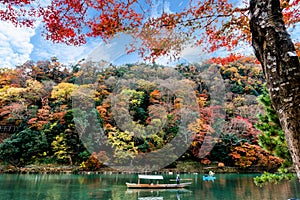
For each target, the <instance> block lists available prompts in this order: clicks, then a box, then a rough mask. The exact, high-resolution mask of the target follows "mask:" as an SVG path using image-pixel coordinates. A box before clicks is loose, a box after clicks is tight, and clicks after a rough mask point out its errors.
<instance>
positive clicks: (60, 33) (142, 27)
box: [0, 0, 300, 178]
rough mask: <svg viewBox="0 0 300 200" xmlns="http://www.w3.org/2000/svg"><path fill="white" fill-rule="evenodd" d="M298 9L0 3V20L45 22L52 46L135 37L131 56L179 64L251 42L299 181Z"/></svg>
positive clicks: (272, 1) (223, 2)
mask: <svg viewBox="0 0 300 200" xmlns="http://www.w3.org/2000/svg"><path fill="white" fill-rule="evenodd" d="M299 6H300V0H293V1H289V0H249V1H242V0H239V1H234V0H232V1H230V0H201V1H200V0H197V1H192V0H191V1H186V2H183V3H182V7H183V9H180V10H178V11H177V12H176V13H171V12H164V9H163V12H162V13H161V14H160V15H157V16H155V17H152V16H151V15H150V14H149V13H151V12H150V11H151V9H152V7H153V5H152V1H151V0H128V1H122V0H106V1H103V0H52V1H51V2H50V4H45V3H44V4H43V3H42V2H40V1H38V0H14V1H8V0H2V1H1V8H0V19H1V20H4V21H10V22H12V23H13V24H15V25H16V26H19V25H25V26H29V27H30V26H34V24H35V23H34V22H35V21H36V20H39V18H40V19H42V22H43V26H44V35H45V37H46V38H47V39H49V40H52V41H53V42H65V43H67V44H73V45H80V44H82V43H85V42H86V39H87V38H88V37H98V36H99V37H101V38H103V39H104V40H107V39H109V38H111V37H113V36H114V35H116V34H117V33H119V32H126V33H130V34H132V35H133V36H134V37H133V38H137V39H139V40H140V43H141V44H142V45H141V46H131V47H132V48H131V49H130V50H131V51H134V50H137V51H138V52H139V53H140V54H141V55H143V56H146V57H148V58H151V59H155V58H157V57H158V56H160V55H169V56H171V57H173V56H175V57H176V56H177V55H179V53H180V51H181V50H182V49H183V47H184V45H187V44H189V43H190V42H193V43H194V44H198V45H201V44H209V45H205V47H206V50H208V51H214V50H216V49H218V48H226V49H229V50H231V49H233V48H234V47H236V46H237V45H238V44H239V43H241V42H242V43H243V42H250V41H251V38H252V45H253V47H254V49H255V54H256V57H257V58H258V60H259V61H260V62H261V64H262V67H263V71H264V74H265V77H266V80H267V87H268V89H269V92H270V96H271V101H272V104H273V106H274V108H275V110H276V111H277V114H278V115H279V120H280V123H281V125H282V127H283V130H284V132H285V134H286V137H287V142H288V145H289V150H290V151H291V155H292V158H293V162H294V164H295V169H296V172H297V174H298V177H299V178H300V132H299V131H300V127H299V126H300V123H299V119H300V106H299V105H300V92H299V90H300V82H299V79H300V64H299V60H298V56H297V53H296V48H295V45H294V44H293V42H292V40H291V39H290V36H289V35H288V33H287V30H286V27H285V25H288V26H293V25H295V24H296V23H298V22H299V19H300V17H299V16H300V13H299V12H298V10H299ZM249 14H250V15H249ZM249 22H250V23H249ZM249 24H250V26H249ZM251 35H252V37H251Z"/></svg>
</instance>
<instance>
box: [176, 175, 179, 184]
mask: <svg viewBox="0 0 300 200" xmlns="http://www.w3.org/2000/svg"><path fill="white" fill-rule="evenodd" d="M176 183H177V184H180V176H179V174H177V177H176Z"/></svg>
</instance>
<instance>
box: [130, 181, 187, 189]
mask: <svg viewBox="0 0 300 200" xmlns="http://www.w3.org/2000/svg"><path fill="white" fill-rule="evenodd" d="M190 184H192V183H191V182H187V183H180V184H137V183H126V185H127V187H128V188H135V189H138V188H143V189H147V188H149V189H156V188H184V187H186V186H189V185H190Z"/></svg>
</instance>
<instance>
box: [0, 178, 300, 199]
mask: <svg viewBox="0 0 300 200" xmlns="http://www.w3.org/2000/svg"><path fill="white" fill-rule="evenodd" d="M164 177H165V179H166V180H165V181H166V182H168V181H169V180H170V179H173V178H174V177H173V176H171V175H164ZM181 177H182V179H184V178H186V179H192V182H193V184H192V185H191V186H190V187H188V188H186V189H155V190H154V189H150V190H149V189H127V188H126V185H125V183H126V182H136V181H137V175H123V174H117V175H5V174H2V175H0V199H1V200H2V199H4V200H6V199H9V200H32V199H43V200H73V199H74V200H86V199H87V200H88V199H101V200H161V199H163V200H192V199H197V200H198V199H208V200H214V199H222V200H223V199H224V200H227V199H228V200H229V199H230V200H234V199H241V198H242V199H243V200H244V199H245V200H248V199H249V200H250V199H251V200H256V199H259V200H267V199H268V200H269V199H284V200H287V199H291V198H295V199H300V184H299V182H298V181H297V180H294V181H292V182H282V183H280V184H277V185H273V184H269V185H267V186H265V187H263V188H259V187H257V186H255V184H254V183H253V177H254V175H245V174H217V175H216V180H215V181H214V182H211V181H203V180H202V174H198V175H191V174H190V175H188V174H183V175H181Z"/></svg>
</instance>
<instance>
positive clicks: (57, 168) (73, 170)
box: [0, 162, 276, 174]
mask: <svg viewBox="0 0 300 200" xmlns="http://www.w3.org/2000/svg"><path fill="white" fill-rule="evenodd" d="M209 171H214V172H215V173H218V174H221V173H243V174H247V173H263V172H265V171H268V172H275V171H276V170H274V169H272V170H270V169H266V168H262V167H249V168H237V167H228V166H218V165H203V164H201V163H197V162H178V163H177V165H176V167H173V168H164V169H161V170H159V171H157V172H147V171H145V172H144V173H167V174H170V173H200V174H201V173H203V174H205V173H208V172H209ZM0 173H11V174H133V173H141V172H138V171H128V170H122V171H117V170H115V169H113V168H109V167H102V168H100V169H99V170H97V171H84V170H82V169H81V168H80V166H69V165H68V166H61V165H53V164H48V165H28V166H25V167H19V168H18V167H14V166H11V165H7V166H0Z"/></svg>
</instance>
